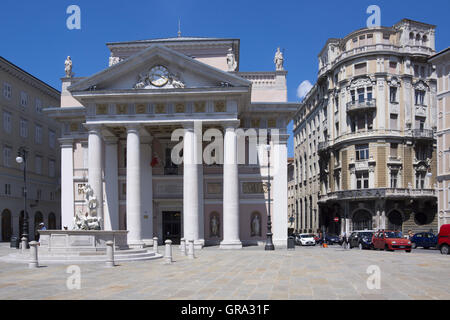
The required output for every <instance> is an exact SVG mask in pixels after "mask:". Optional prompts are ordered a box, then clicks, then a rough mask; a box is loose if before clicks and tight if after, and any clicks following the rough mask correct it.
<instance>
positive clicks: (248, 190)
mask: <svg viewBox="0 0 450 320" xmlns="http://www.w3.org/2000/svg"><path fill="white" fill-rule="evenodd" d="M242 193H244V194H263V193H264V187H263V183H262V182H243V183H242Z"/></svg>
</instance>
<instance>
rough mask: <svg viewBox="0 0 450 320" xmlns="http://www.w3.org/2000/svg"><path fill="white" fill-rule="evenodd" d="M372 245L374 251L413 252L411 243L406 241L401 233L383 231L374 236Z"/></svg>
mask: <svg viewBox="0 0 450 320" xmlns="http://www.w3.org/2000/svg"><path fill="white" fill-rule="evenodd" d="M372 244H373V248H374V249H380V250H388V251H392V250H405V251H406V252H411V241H409V240H408V239H404V238H403V237H402V233H401V232H399V231H390V230H382V231H377V232H375V233H374V234H373V237H372Z"/></svg>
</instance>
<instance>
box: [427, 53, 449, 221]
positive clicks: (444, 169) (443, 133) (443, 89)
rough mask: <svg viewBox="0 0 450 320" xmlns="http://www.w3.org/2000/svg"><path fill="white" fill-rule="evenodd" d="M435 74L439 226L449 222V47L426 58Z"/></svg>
mask: <svg viewBox="0 0 450 320" xmlns="http://www.w3.org/2000/svg"><path fill="white" fill-rule="evenodd" d="M428 61H429V62H430V63H432V64H433V65H434V66H435V68H436V76H437V97H436V98H437V132H436V139H437V155H438V156H437V165H438V168H437V190H436V191H437V195H438V213H439V220H438V224H439V227H440V226H441V225H443V224H447V223H450V86H449V81H450V48H447V49H445V50H442V51H441V52H439V53H437V54H435V55H433V56H432V57H430V58H429V60H428Z"/></svg>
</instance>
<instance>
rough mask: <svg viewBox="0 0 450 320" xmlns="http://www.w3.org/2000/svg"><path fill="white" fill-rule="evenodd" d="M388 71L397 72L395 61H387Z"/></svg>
mask: <svg viewBox="0 0 450 320" xmlns="http://www.w3.org/2000/svg"><path fill="white" fill-rule="evenodd" d="M389 72H390V73H396V72H397V62H394V61H389Z"/></svg>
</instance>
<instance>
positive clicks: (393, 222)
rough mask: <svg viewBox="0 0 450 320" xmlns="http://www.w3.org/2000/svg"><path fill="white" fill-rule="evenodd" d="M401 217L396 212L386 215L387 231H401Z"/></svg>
mask: <svg viewBox="0 0 450 320" xmlns="http://www.w3.org/2000/svg"><path fill="white" fill-rule="evenodd" d="M402 225H403V217H402V214H401V213H400V212H398V211H397V210H394V211H391V212H390V213H389V214H388V229H389V230H399V231H402Z"/></svg>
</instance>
